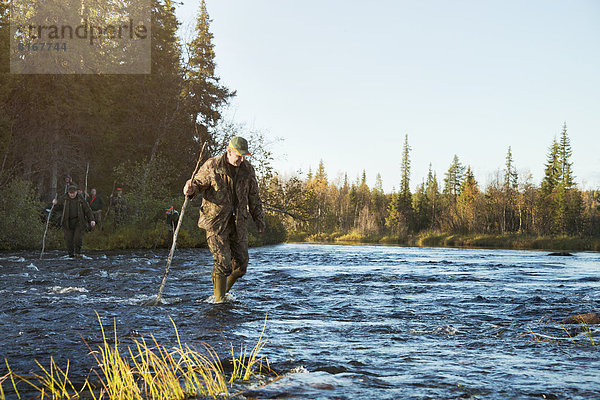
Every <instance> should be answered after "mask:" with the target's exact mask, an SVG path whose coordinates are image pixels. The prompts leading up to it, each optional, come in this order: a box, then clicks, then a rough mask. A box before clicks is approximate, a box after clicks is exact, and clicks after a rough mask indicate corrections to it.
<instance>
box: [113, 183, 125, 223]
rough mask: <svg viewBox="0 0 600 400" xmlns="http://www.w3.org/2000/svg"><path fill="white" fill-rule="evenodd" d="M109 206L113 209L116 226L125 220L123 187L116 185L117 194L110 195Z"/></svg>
mask: <svg viewBox="0 0 600 400" xmlns="http://www.w3.org/2000/svg"><path fill="white" fill-rule="evenodd" d="M109 206H110V207H112V209H113V210H114V219H115V225H117V226H118V225H121V224H122V223H123V222H125V216H126V211H127V201H126V200H125V196H123V189H121V188H120V187H118V188H117V194H116V195H114V196H113V195H112V194H111V195H110V198H109Z"/></svg>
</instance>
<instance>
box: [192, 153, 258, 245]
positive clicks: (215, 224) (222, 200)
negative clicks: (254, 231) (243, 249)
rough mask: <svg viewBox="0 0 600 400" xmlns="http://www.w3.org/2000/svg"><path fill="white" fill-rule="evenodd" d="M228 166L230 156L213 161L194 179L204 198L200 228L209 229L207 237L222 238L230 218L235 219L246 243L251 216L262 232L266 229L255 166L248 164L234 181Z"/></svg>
mask: <svg viewBox="0 0 600 400" xmlns="http://www.w3.org/2000/svg"><path fill="white" fill-rule="evenodd" d="M226 163H227V153H225V154H223V155H222V156H217V157H212V158H209V159H208V160H207V161H206V162H205V163H204V165H203V166H202V167H201V168H200V170H199V171H198V173H197V174H196V176H194V179H193V185H192V187H193V188H194V194H196V193H202V194H203V195H204V197H203V199H202V206H201V207H200V218H199V219H198V226H199V227H200V228H203V229H206V233H207V235H211V234H221V233H223V232H224V231H225V228H226V227H227V222H228V221H229V218H230V217H232V216H235V226H236V230H237V234H238V238H239V239H240V240H245V239H246V238H247V237H248V214H250V215H251V216H252V219H253V220H254V223H255V224H256V227H257V228H258V229H264V228H265V214H264V211H263V208H262V201H261V200H260V196H259V194H258V183H257V182H256V174H255V173H254V168H252V165H250V163H249V162H248V161H246V160H244V161H243V162H242V164H240V166H239V167H238V171H237V175H236V176H235V178H234V179H232V177H230V175H229V167H228V165H227V164H226ZM234 188H235V197H234ZM236 201H237V206H235V202H236Z"/></svg>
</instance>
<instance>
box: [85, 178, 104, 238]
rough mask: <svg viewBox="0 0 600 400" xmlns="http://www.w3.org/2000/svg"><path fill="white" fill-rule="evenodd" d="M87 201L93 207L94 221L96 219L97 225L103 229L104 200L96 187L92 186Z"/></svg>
mask: <svg viewBox="0 0 600 400" xmlns="http://www.w3.org/2000/svg"><path fill="white" fill-rule="evenodd" d="M87 202H88V204H89V205H90V208H91V209H92V214H94V221H96V225H98V227H99V228H100V229H102V225H101V223H102V210H103V209H104V200H103V199H102V197H101V196H98V194H97V192H96V188H92V189H91V190H90V195H89V196H88V197H87Z"/></svg>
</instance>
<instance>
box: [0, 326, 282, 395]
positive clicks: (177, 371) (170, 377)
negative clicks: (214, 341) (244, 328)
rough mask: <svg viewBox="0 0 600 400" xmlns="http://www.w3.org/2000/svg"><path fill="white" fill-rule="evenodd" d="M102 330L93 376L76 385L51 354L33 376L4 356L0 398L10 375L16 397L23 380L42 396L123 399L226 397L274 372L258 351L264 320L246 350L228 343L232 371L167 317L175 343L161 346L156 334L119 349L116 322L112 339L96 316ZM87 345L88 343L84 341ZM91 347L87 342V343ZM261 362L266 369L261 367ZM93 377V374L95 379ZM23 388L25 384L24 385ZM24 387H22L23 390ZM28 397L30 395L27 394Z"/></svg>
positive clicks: (205, 345)
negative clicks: (185, 338)
mask: <svg viewBox="0 0 600 400" xmlns="http://www.w3.org/2000/svg"><path fill="white" fill-rule="evenodd" d="M98 322H99V323H100V329H101V332H102V345H100V346H98V349H96V350H94V349H91V348H90V354H91V355H92V357H93V359H94V361H95V364H96V367H94V368H92V369H91V372H92V374H91V375H90V376H91V377H92V379H91V380H90V378H89V377H88V379H86V380H85V383H84V384H83V386H82V387H81V388H80V389H79V390H78V389H76V388H75V386H74V385H73V384H72V383H71V380H70V378H69V376H68V375H69V362H67V366H66V368H65V369H64V370H63V369H61V368H59V367H58V366H57V365H56V363H55V362H54V359H53V358H51V359H50V367H49V368H45V367H43V366H42V365H41V364H40V363H39V362H38V361H37V360H36V364H37V366H38V368H40V370H41V372H39V373H34V374H32V375H19V374H17V373H15V372H13V371H12V370H11V368H10V365H9V363H8V361H6V360H5V363H6V366H7V369H8V373H7V374H5V375H4V376H2V377H0V400H4V399H5V396H6V395H5V392H4V388H3V383H5V382H6V381H8V380H10V383H11V384H12V389H13V390H14V393H15V394H16V396H17V397H18V398H19V399H21V398H22V397H21V392H20V391H19V387H18V386H19V385H20V384H25V385H27V386H28V387H29V392H31V391H33V392H35V393H37V395H36V397H38V398H40V399H53V400H58V399H78V398H80V397H81V396H82V393H83V392H86V393H87V394H86V397H88V398H89V397H91V398H93V399H95V400H104V399H123V400H146V399H161V400H162V399H173V400H183V399H189V398H197V397H212V398H215V399H216V398H221V397H229V396H230V394H229V389H230V388H232V387H233V385H234V383H236V382H238V381H240V380H243V381H247V380H249V379H251V378H252V377H262V376H265V375H267V374H272V371H271V369H270V368H269V367H268V360H266V358H264V357H263V356H260V355H259V353H260V351H261V350H262V349H263V348H264V346H265V344H266V343H267V340H266V339H265V338H264V332H265V328H266V323H267V320H266V317H265V325H264V326H263V330H262V332H261V334H260V337H259V339H258V342H257V344H256V345H255V346H254V348H253V349H252V350H250V351H248V349H247V347H246V346H245V345H243V344H242V345H241V346H240V353H239V356H237V357H236V355H235V354H234V351H233V345H232V344H231V353H232V360H231V363H232V366H233V372H232V373H231V375H230V376H229V378H228V377H227V376H226V374H225V372H224V368H223V365H222V362H221V360H220V359H219V356H218V354H217V352H216V351H215V350H214V349H213V348H212V347H210V346H209V345H208V344H206V343H203V344H202V351H198V350H196V349H192V348H190V347H189V346H188V345H184V344H182V343H181V339H180V337H179V332H178V330H177V326H176V325H175V323H174V322H173V320H172V319H171V322H172V324H173V328H174V330H175V335H176V338H177V346H176V347H174V348H171V349H169V348H167V347H165V346H162V345H160V344H159V343H158V342H157V340H156V339H155V338H154V336H152V335H150V337H149V338H147V339H146V338H144V337H141V338H140V339H139V340H138V339H135V340H134V341H133V342H134V343H133V346H128V347H127V349H126V350H125V351H121V348H120V346H119V341H118V337H117V334H116V331H117V327H116V322H114V331H115V334H114V337H112V338H111V339H112V340H113V341H114V342H113V343H114V344H111V343H110V342H109V340H108V339H107V335H106V332H105V329H104V326H103V325H102V321H101V320H100V317H99V316H98ZM86 345H87V343H86ZM88 348H89V346H88ZM263 361H265V362H266V364H267V366H266V368H263ZM94 377H95V379H94ZM22 390H23V389H22ZM23 391H24V390H23ZM27 398H29V397H27Z"/></svg>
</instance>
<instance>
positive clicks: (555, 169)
mask: <svg viewBox="0 0 600 400" xmlns="http://www.w3.org/2000/svg"><path fill="white" fill-rule="evenodd" d="M559 152H560V148H559V145H558V142H557V141H556V138H554V140H553V141H552V145H551V146H550V149H549V150H548V156H547V157H546V165H545V168H544V179H543V180H542V193H543V194H544V195H546V196H547V195H549V194H550V193H552V191H553V190H554V189H555V188H556V187H557V186H558V183H559V182H560V179H561V168H560V154H559Z"/></svg>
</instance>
